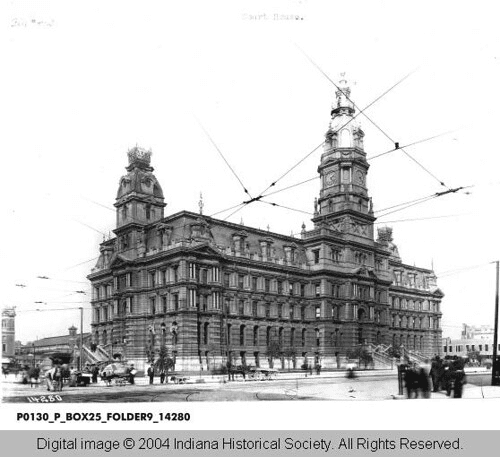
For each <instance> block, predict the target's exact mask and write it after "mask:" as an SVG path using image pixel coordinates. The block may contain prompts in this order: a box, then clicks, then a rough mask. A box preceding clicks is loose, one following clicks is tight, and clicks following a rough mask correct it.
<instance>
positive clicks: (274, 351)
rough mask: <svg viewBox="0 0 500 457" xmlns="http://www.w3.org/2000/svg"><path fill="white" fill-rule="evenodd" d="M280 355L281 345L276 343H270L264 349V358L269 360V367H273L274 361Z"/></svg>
mask: <svg viewBox="0 0 500 457" xmlns="http://www.w3.org/2000/svg"><path fill="white" fill-rule="evenodd" d="M281 355H282V350H281V345H280V344H279V343H278V342H277V341H270V342H269V344H268V346H267V349H266V357H267V358H268V359H269V367H270V368H273V367H274V359H279V358H280V356H281Z"/></svg>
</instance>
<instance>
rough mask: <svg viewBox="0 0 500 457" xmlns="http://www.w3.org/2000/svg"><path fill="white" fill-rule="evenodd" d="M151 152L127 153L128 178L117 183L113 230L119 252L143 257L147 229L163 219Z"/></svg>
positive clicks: (160, 196) (124, 177)
mask: <svg viewBox="0 0 500 457" xmlns="http://www.w3.org/2000/svg"><path fill="white" fill-rule="evenodd" d="M151 154H152V153H151V151H149V150H146V149H143V148H141V147H138V146H135V147H134V148H132V149H130V150H129V151H128V153H127V155H128V162H129V165H128V167H126V170H127V174H126V175H125V176H122V178H121V179H120V185H119V187H118V193H117V195H116V202H115V207H116V229H115V230H114V232H115V234H116V235H117V239H118V247H119V250H120V251H121V252H136V253H137V254H138V255H139V256H143V255H144V254H145V252H146V249H147V244H148V242H147V238H148V233H147V231H148V230H147V227H148V226H150V225H152V224H154V223H156V222H159V221H161V220H162V219H163V217H164V208H165V206H166V204H165V202H164V197H163V191H162V189H161V186H160V183H159V182H158V180H157V179H156V177H155V175H154V174H153V167H152V166H151Z"/></svg>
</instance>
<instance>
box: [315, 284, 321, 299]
mask: <svg viewBox="0 0 500 457" xmlns="http://www.w3.org/2000/svg"><path fill="white" fill-rule="evenodd" d="M320 294H321V287H320V285H319V284H316V286H315V295H316V297H319V296H320Z"/></svg>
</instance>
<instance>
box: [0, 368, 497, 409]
mask: <svg viewBox="0 0 500 457" xmlns="http://www.w3.org/2000/svg"><path fill="white" fill-rule="evenodd" d="M286 375H287V374H286V373H283V376H284V377H285V376H286ZM200 380H203V381H204V382H196V381H200ZM467 380H468V383H467V384H466V385H465V387H464V395H463V397H464V398H500V387H491V385H490V384H491V374H490V373H488V372H484V373H469V374H468V376H467ZM137 381H138V382H137V384H136V385H129V384H128V385H125V386H111V387H106V386H105V385H104V384H103V383H102V382H99V383H97V384H92V385H90V386H87V387H66V386H65V387H64V388H63V390H62V392H48V391H47V389H46V387H45V385H44V384H40V385H38V386H37V387H30V385H29V384H28V385H23V384H20V383H18V382H15V378H14V377H13V376H10V377H9V378H8V379H4V380H3V382H2V397H3V398H2V401H3V402H15V403H35V402H47V396H52V400H51V402H63V403H80V402H95V403H102V402H111V403H112V402H178V401H195V402H201V401H269V400H273V401H276V400H285V401H298V400H308V401H315V400H388V399H404V396H400V395H398V383H397V375H396V373H395V372H391V371H390V370H386V371H381V372H365V373H360V376H358V377H357V378H356V379H347V378H346V377H345V376H344V375H343V374H342V373H322V374H321V375H319V376H315V375H313V376H309V377H303V376H302V377H300V375H299V374H297V375H295V377H293V376H289V379H277V380H273V381H242V380H239V381H232V382H223V380H222V379H221V378H214V377H210V376H206V377H205V378H200V379H197V378H196V377H195V378H192V379H191V381H192V382H191V383H189V384H173V383H171V382H169V383H168V384H159V380H158V379H155V384H153V385H149V384H146V382H147V380H146V379H145V378H142V379H141V378H139V379H137ZM56 395H58V397H55V396H56ZM41 397H44V398H43V399H41ZM431 398H433V399H449V398H448V397H447V396H446V395H445V393H444V392H437V393H432V395H431Z"/></svg>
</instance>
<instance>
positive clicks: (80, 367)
mask: <svg viewBox="0 0 500 457" xmlns="http://www.w3.org/2000/svg"><path fill="white" fill-rule="evenodd" d="M78 362H79V363H78V370H79V371H80V373H81V372H82V362H83V306H80V357H79V361H78Z"/></svg>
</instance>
